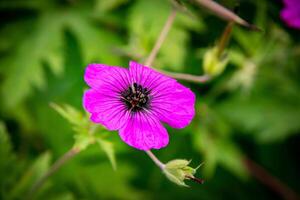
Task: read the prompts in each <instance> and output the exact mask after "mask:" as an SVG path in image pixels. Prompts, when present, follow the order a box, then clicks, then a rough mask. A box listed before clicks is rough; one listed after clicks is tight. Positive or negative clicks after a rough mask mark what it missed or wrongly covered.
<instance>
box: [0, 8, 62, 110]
mask: <svg viewBox="0 0 300 200" xmlns="http://www.w3.org/2000/svg"><path fill="white" fill-rule="evenodd" d="M60 19H61V16H60V13H57V12H46V13H44V14H43V15H41V16H40V17H39V18H38V20H37V22H36V23H34V24H32V25H31V26H32V29H31V33H30V34H27V36H26V37H24V39H23V41H22V42H20V44H19V45H18V46H17V47H16V49H15V51H14V53H12V54H11V55H9V57H6V59H4V60H3V61H2V62H1V63H0V64H1V65H3V66H9V67H7V68H6V71H5V79H4V82H3V85H2V88H1V95H2V101H3V104H4V107H5V108H7V109H12V108H14V106H16V105H17V104H19V103H20V102H22V100H23V99H25V98H26V97H28V95H29V94H30V93H31V92H32V87H37V88H40V89H41V88H44V87H45V84H46V83H45V77H44V74H45V72H44V67H43V63H48V64H49V67H50V69H51V70H52V72H53V73H55V74H61V73H62V53H61V50H62V48H61V47H62V44H63V43H62V38H61V37H62V32H61V31H62V23H61V20H60ZM7 94H9V95H7Z"/></svg>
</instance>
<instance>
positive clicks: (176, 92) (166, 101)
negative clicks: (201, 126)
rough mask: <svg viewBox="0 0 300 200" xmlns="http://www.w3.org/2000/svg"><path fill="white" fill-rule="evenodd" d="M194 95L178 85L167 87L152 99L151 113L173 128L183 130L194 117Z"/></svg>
mask: <svg viewBox="0 0 300 200" xmlns="http://www.w3.org/2000/svg"><path fill="white" fill-rule="evenodd" d="M195 101H196V97H195V94H194V93H193V92H192V91H191V90H190V89H188V88H186V87H184V86H183V85H181V84H179V83H174V84H173V85H169V87H167V88H165V89H164V90H161V91H160V94H159V95H157V96H155V97H153V100H152V102H151V103H152V108H153V112H155V113H157V114H156V115H157V116H158V118H159V119H160V120H161V121H162V122H164V123H167V124H169V125H170V126H171V127H173V128H184V127H185V126H187V125H188V124H189V123H190V122H191V121H192V119H193V117H194V115H195Z"/></svg>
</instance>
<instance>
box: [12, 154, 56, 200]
mask: <svg viewBox="0 0 300 200" xmlns="http://www.w3.org/2000/svg"><path fill="white" fill-rule="evenodd" d="M50 164H51V154H50V153H49V152H45V153H43V154H42V155H40V156H39V157H38V158H37V159H36V160H35V162H34V163H33V164H32V165H31V166H30V167H29V168H28V169H27V170H26V171H25V172H24V174H23V175H22V176H21V177H20V180H19V181H18V182H17V183H16V184H15V185H14V188H13V189H12V191H11V193H10V196H9V199H15V198H17V197H21V196H24V195H27V192H28V191H29V189H30V187H31V186H32V184H33V183H34V182H35V181H36V180H38V179H39V178H40V177H41V176H43V175H44V174H45V173H46V171H47V170H48V169H49V167H50Z"/></svg>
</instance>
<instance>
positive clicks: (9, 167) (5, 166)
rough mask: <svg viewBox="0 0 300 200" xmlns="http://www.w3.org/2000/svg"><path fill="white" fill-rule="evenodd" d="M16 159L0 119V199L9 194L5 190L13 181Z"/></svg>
mask: <svg viewBox="0 0 300 200" xmlns="http://www.w3.org/2000/svg"><path fill="white" fill-rule="evenodd" d="M16 161H17V160H16V155H15V154H14V152H13V151H12V145H11V143H10V138H9V135H8V133H7V131H6V127H5V125H4V123H3V122H1V121H0V177H1V179H2V180H1V181H0V199H7V196H8V195H9V194H8V192H7V191H8V190H10V187H11V186H12V185H13V182H14V175H15V165H16Z"/></svg>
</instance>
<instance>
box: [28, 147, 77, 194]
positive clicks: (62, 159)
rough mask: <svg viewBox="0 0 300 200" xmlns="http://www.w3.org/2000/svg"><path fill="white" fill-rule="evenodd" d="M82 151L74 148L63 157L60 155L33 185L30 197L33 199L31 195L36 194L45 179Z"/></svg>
mask: <svg viewBox="0 0 300 200" xmlns="http://www.w3.org/2000/svg"><path fill="white" fill-rule="evenodd" d="M79 152H80V149H79V148H72V149H70V150H69V151H67V152H66V153H65V154H64V155H63V156H62V157H60V158H59V159H58V160H57V161H56V162H55V163H54V164H53V165H52V166H51V167H50V169H49V170H48V171H47V172H46V173H45V174H43V175H42V176H41V177H40V178H39V179H38V180H37V181H36V182H35V183H34V184H33V186H32V187H31V189H30V191H29V194H28V199H31V197H32V196H33V195H34V193H35V192H36V191H37V190H38V189H39V188H40V187H41V186H42V185H43V184H44V183H45V181H46V180H47V179H48V178H49V177H50V176H51V175H53V174H54V173H55V172H56V171H57V170H58V169H60V168H61V167H62V166H63V165H64V164H65V163H66V162H67V161H68V160H70V159H71V158H73V157H74V156H75V155H77V154H78V153H79Z"/></svg>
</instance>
